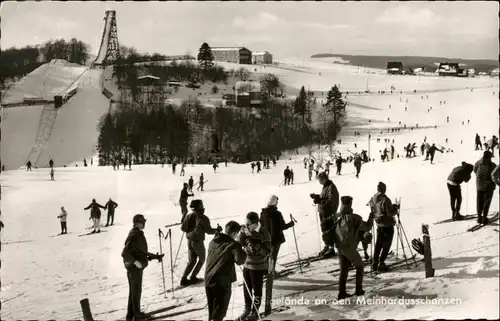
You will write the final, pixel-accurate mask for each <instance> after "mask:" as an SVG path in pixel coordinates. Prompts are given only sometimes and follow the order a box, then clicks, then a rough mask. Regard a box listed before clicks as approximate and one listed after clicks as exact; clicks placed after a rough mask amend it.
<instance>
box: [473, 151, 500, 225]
mask: <svg viewBox="0 0 500 321" xmlns="http://www.w3.org/2000/svg"><path fill="white" fill-rule="evenodd" d="M492 156H493V155H492V153H491V152H490V151H488V150H487V151H485V152H484V153H483V158H481V159H480V160H479V161H477V162H476V164H475V165H474V173H475V174H476V188H477V200H476V203H477V222H478V223H479V224H488V223H489V222H488V212H489V210H490V205H491V200H492V199H493V192H494V191H495V188H496V186H495V182H493V179H492V178H491V173H493V170H494V169H495V167H496V164H495V163H493V162H492V161H491V157H492Z"/></svg>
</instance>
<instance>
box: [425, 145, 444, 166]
mask: <svg viewBox="0 0 500 321" xmlns="http://www.w3.org/2000/svg"><path fill="white" fill-rule="evenodd" d="M436 151H439V152H440V153H441V154H442V153H443V150H442V149H439V148H437V147H436V144H432V146H431V147H430V148H429V150H428V151H427V153H428V154H429V155H430V157H431V164H432V162H433V161H434V154H436Z"/></svg>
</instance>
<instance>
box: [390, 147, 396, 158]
mask: <svg viewBox="0 0 500 321" xmlns="http://www.w3.org/2000/svg"><path fill="white" fill-rule="evenodd" d="M395 151H396V150H395V148H394V145H391V159H394V152H395Z"/></svg>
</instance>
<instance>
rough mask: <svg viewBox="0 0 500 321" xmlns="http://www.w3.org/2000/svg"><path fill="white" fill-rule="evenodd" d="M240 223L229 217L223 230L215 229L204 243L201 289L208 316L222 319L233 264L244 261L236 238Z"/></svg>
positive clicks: (240, 263)
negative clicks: (205, 247)
mask: <svg viewBox="0 0 500 321" xmlns="http://www.w3.org/2000/svg"><path fill="white" fill-rule="evenodd" d="M240 229H241V226H240V224H238V223H237V222H235V221H230V222H228V223H227V224H226V226H225V228H224V233H215V236H214V238H213V239H212V241H210V244H209V245H208V255H207V268H206V270H205V292H206V295H207V302H208V319H209V320H211V321H222V320H223V319H224V317H225V316H226V313H227V308H228V306H229V302H230V300H231V286H232V283H233V282H235V281H236V271H235V268H234V264H238V265H242V264H243V263H245V260H246V258H247V254H246V253H245V251H243V248H242V247H241V244H240V243H239V242H238V241H237V237H238V233H239V231H240Z"/></svg>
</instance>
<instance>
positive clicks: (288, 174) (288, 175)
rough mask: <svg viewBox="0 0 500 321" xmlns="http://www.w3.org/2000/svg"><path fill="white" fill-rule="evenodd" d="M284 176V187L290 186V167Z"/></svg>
mask: <svg viewBox="0 0 500 321" xmlns="http://www.w3.org/2000/svg"><path fill="white" fill-rule="evenodd" d="M283 176H284V178H283V181H284V185H290V168H288V166H287V167H286V169H285V170H284V171H283Z"/></svg>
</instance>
